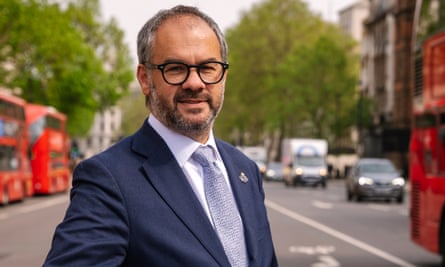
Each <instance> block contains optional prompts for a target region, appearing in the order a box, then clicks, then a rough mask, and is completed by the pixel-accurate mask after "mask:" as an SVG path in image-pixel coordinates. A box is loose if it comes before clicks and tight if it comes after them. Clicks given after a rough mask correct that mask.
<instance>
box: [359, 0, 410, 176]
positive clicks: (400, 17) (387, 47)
mask: <svg viewBox="0 0 445 267" xmlns="http://www.w3.org/2000/svg"><path fill="white" fill-rule="evenodd" d="M368 2H369V16H368V18H367V19H366V20H365V21H364V23H363V26H364V32H363V39H362V44H361V83H360V89H359V90H360V95H361V96H362V97H366V98H368V99H371V100H372V102H373V110H372V114H373V119H372V122H371V125H370V127H367V128H366V129H362V131H361V133H360V136H361V138H360V139H361V140H362V147H363V149H362V156H373V157H387V158H390V159H391V160H392V161H393V162H394V163H395V164H396V165H397V166H398V167H399V168H400V169H401V170H404V172H405V174H406V172H407V166H408V145H409V137H410V126H411V101H410V98H411V65H412V63H411V39H412V25H413V17H414V7H415V0H369V1H368Z"/></svg>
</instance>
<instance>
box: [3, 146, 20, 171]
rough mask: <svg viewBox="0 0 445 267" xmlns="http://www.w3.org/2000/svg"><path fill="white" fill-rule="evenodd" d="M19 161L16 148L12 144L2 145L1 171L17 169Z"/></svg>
mask: <svg viewBox="0 0 445 267" xmlns="http://www.w3.org/2000/svg"><path fill="white" fill-rule="evenodd" d="M17 168H18V161H17V158H16V151H15V148H14V147H12V146H0V171H13V170H17Z"/></svg>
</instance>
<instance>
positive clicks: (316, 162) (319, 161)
mask: <svg viewBox="0 0 445 267" xmlns="http://www.w3.org/2000/svg"><path fill="white" fill-rule="evenodd" d="M297 162H298V164H299V165H303V166H320V165H323V164H324V159H323V158H322V157H316V156H315V157H312V156H304V157H301V156H300V157H297Z"/></svg>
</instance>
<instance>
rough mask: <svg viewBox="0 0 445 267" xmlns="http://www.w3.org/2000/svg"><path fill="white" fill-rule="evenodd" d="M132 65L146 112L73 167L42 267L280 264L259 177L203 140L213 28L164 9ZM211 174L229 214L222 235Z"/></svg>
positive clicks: (209, 110) (215, 100)
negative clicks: (136, 124) (125, 133)
mask: <svg viewBox="0 0 445 267" xmlns="http://www.w3.org/2000/svg"><path fill="white" fill-rule="evenodd" d="M138 57H139V65H138V68H137V79H138V81H139V84H140V86H141V89H142V92H143V93H144V95H145V96H146V103H147V106H148V108H149V110H150V112H151V115H150V116H149V118H148V120H147V121H144V123H143V125H142V127H141V128H140V129H139V130H138V131H137V132H136V133H135V134H134V135H132V136H130V137H128V138H125V139H124V140H122V141H121V142H119V143H118V144H116V145H114V146H113V147H111V148H109V149H108V150H106V151H105V152H103V153H100V154H98V155H96V156H94V157H92V158H90V159H87V160H84V161H83V162H82V163H80V164H79V165H78V167H77V168H76V170H75V172H74V175H73V188H72V191H71V203H70V205H69V207H68V210H67V213H66V215H65V218H64V220H63V222H62V223H61V224H60V225H59V226H58V227H57V229H56V232H55V235H54V239H53V243H52V246H51V250H50V252H49V254H48V256H47V258H46V260H45V263H44V266H144V267H146V266H166V267H174V266H189V267H192V266H196V267H210V266H243V267H247V266H264V267H270V266H277V265H278V264H277V260H276V256H275V252H274V247H273V244H272V237H271V232H270V226H269V222H268V219H267V214H266V209H265V206H264V192H263V188H262V183H261V177H260V173H259V170H258V168H257V167H256V164H255V163H254V162H253V161H251V160H249V159H248V158H246V157H245V156H244V155H243V154H242V153H240V152H239V151H238V150H237V149H236V148H234V147H233V146H231V145H229V144H227V143H225V142H223V141H221V140H218V139H215V138H214V136H213V132H212V127H213V123H214V120H215V118H216V116H217V115H218V113H219V111H220V110H221V107H222V103H223V98H224V85H225V80H226V76H227V69H228V64H227V63H226V62H227V45H226V42H225V40H224V37H223V35H222V33H221V31H220V30H219V28H218V26H217V25H216V23H215V22H214V21H213V20H212V19H211V18H209V17H208V16H206V15H205V14H203V13H201V12H200V11H199V10H197V9H196V8H193V7H187V6H177V7H174V8H172V9H170V10H164V11H161V12H159V13H158V14H156V15H155V16H154V17H153V18H152V19H151V20H149V21H148V22H147V23H146V24H145V25H144V27H143V28H142V29H141V31H140V32H139V35H138ZM203 147H205V148H208V149H207V150H206V151H210V152H209V154H207V155H205V156H203V157H201V158H200V157H199V156H196V155H195V154H199V153H196V152H195V151H197V150H200V149H201V148H203ZM210 158H211V161H212V162H213V161H215V162H214V164H216V166H217V167H215V165H213V163H211V164H208V163H207V160H208V159H210ZM202 159H203V160H204V161H205V162H203V163H202V164H201V160H202ZM210 165H212V166H211V167H210ZM212 168H213V169H212ZM210 169H212V170H210ZM215 170H217V171H215ZM218 171H219V172H218ZM215 173H216V174H215ZM213 175H215V177H221V178H222V180H219V181H223V182H222V183H221V184H222V187H224V188H225V189H224V190H226V191H225V192H226V193H227V192H229V193H228V194H224V198H225V200H224V201H223V200H219V202H224V203H225V202H226V200H227V202H228V203H230V204H232V205H233V206H229V207H230V208H227V206H225V207H226V208H225V211H226V212H228V213H227V214H231V215H233V216H228V215H224V216H222V217H231V218H230V219H227V218H222V220H224V219H226V221H225V222H222V224H225V225H226V230H227V229H229V231H226V232H225V233H222V232H221V231H220V225H221V223H220V219H219V218H218V215H217V214H216V212H215V211H214V210H215V208H214V206H215V205H216V206H218V203H217V204H214V203H213V202H214V201H213V200H212V197H209V196H208V193H207V191H208V190H209V189H208V187H212V186H213V185H214V184H215V183H216V182H214V180H212V179H213V178H215V177H213ZM221 175H222V176H221ZM208 176H212V179H206V178H208ZM215 179H216V178H215ZM224 179H225V181H226V182H224ZM209 181H210V182H209ZM215 194H218V193H215ZM219 204H220V203H219ZM216 209H219V208H218V207H217V208H216ZM220 210H222V209H220ZM227 225H229V226H227ZM235 229H239V230H240V231H239V232H236V230H235ZM223 232H224V231H223ZM227 234H228V235H230V238H232V239H230V238H229V239H230V240H229V241H227V240H228V239H227V237H226V235H227Z"/></svg>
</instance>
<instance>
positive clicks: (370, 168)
mask: <svg viewBox="0 0 445 267" xmlns="http://www.w3.org/2000/svg"><path fill="white" fill-rule="evenodd" d="M360 168H361V169H362V171H363V172H395V171H396V169H395V168H394V166H393V165H391V164H390V163H387V162H375V163H367V164H363V165H362V166H361V167H360Z"/></svg>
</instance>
